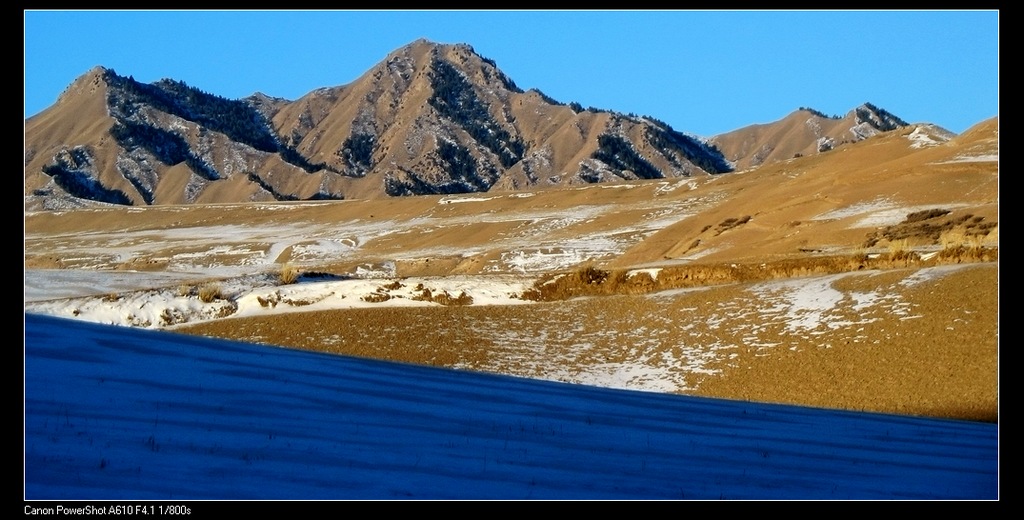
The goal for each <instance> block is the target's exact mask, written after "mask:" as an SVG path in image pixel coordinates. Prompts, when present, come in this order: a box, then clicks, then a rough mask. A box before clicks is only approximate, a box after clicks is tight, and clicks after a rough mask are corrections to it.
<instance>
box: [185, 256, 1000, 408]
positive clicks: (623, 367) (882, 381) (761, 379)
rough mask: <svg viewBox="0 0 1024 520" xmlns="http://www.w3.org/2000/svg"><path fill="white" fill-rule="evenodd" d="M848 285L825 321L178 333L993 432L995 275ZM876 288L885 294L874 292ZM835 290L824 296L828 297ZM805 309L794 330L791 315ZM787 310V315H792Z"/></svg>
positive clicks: (547, 306) (715, 317) (767, 291)
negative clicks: (925, 419) (918, 419)
mask: <svg viewBox="0 0 1024 520" xmlns="http://www.w3.org/2000/svg"><path fill="white" fill-rule="evenodd" d="M923 272H924V271H920V272H919V271H917V270H914V269H901V270H893V271H877V272H870V273H857V274H852V275H843V276H838V277H836V278H834V279H832V280H831V282H830V284H831V285H830V287H831V289H835V290H836V291H838V292H839V293H842V294H843V295H844V296H843V297H842V300H841V301H838V302H837V303H836V305H835V306H834V307H833V308H832V309H829V310H828V311H826V312H825V313H818V314H820V316H818V317H819V318H822V320H821V322H819V323H817V324H813V323H811V324H807V323H804V324H803V325H802V326H794V324H797V325H800V323H801V322H800V320H805V319H806V316H808V315H812V314H814V312H816V311H807V310H806V309H804V310H803V311H800V310H799V309H796V308H795V307H790V308H789V310H788V311H787V310H786V309H785V308H784V307H785V303H780V302H782V300H778V299H773V298H774V296H773V294H774V293H773V292H772V291H776V292H777V291H779V290H780V289H779V287H775V286H772V285H765V283H771V282H765V283H760V284H759V283H749V284H732V285H725V286H718V287H709V288H703V289H691V290H676V291H663V292H659V293H653V294H648V295H622V296H602V297H590V298H577V299H573V300H569V301H562V302H552V303H539V304H532V305H517V306H492V307H484V306H473V307H424V308H383V307H382V308H380V309H352V310H336V311H322V312H308V313H299V314H286V315H276V316H267V317H260V318H237V319H226V320H219V321H215V322H209V323H203V324H198V325H194V326H189V327H185V328H181V329H178V332H185V333H191V334H202V335H208V336H213V337H223V338H231V339H240V340H245V341H255V342H259V343H266V344H274V345H284V346H289V347H296V348H302V349H308V350H315V351H321V352H330V353H336V354H346V355H354V356H361V357H369V358H376V359H386V360H393V361H400V362H409V363H418V364H427V365H434V366H442V367H451V368H459V369H467V370H480V371H486V372H493V373H501V374H510V375H516V376H523V377H537V378H544V379H555V380H563V381H570V382H577V383H587V384H607V383H608V381H609V380H612V381H613V383H615V382H618V383H619V384H618V385H615V384H613V385H612V386H621V387H627V388H628V387H637V388H642V389H648V390H656V391H671V392H677V393H685V394H691V395H700V396H707V397H719V398H728V399H741V400H751V401H763V402H777V403H791V404H799V405H809V406H818V407H827V408H841V409H850V410H862V411H875V412H885V413H900V414H910V415H921V416H931V417H946V418H956V419H968V420H979V421H992V422H995V421H997V419H998V265H997V264H996V263H984V264H975V265H970V266H964V267H962V268H952V269H943V270H941V271H928V272H931V273H933V274H934V273H938V274H934V276H930V277H924V276H920V273H923ZM880 288H881V289H880ZM831 289H830V291H831ZM794 309H796V311H797V312H796V317H795V318H794V315H792V313H793V312H794ZM786 312H790V313H791V315H790V316H788V317H787V316H785V315H784V314H785V313H786Z"/></svg>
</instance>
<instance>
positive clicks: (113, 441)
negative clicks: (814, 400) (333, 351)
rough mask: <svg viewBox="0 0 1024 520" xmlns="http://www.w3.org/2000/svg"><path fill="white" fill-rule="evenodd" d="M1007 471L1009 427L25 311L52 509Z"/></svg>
mask: <svg viewBox="0 0 1024 520" xmlns="http://www.w3.org/2000/svg"><path fill="white" fill-rule="evenodd" d="M998 475H999V465H998V428H997V425H995V424H986V423H974V422H964V421H949V420H934V419H922V418H914V417H907V416H894V415H881V414H868V413H856V412H840V411H828V410H820V409H813V408H804V407H793V406H780V405H765V404H753V403H746V402H734V401H724V400H715V399H706V398H694V397H686V396H677V395H665V394H657V393H641V392H630V391H622V390H611V389H602V388H596V387H586V386H580V385H567V384H560V383H553V382H546V381H536V380H527V379H518V378H512V377H505V376H492V375H485V374H479V373H470V372H462V371H453V370H442V369H435V368H429V367H421V366H412V365H401V364H394V363H386V362H380V361H370V360H359V359H353V358H347V357H342V356H333V355H323V354H316V353H310V352H305V351H298V350H290V349H281V348H275V347H267V346H259V345H250V344H241V343H233V342H226V341H216V340H211V339H207V338H199V337H192V336H182V335H178V334H170V333H157V332H154V331H148V330H142V329H133V328H123V327H106V326H100V325H96V324H92V323H86V322H82V321H75V320H66V319H60V318H54V317H49V316H40V315H34V314H29V315H26V319H25V459H24V484H25V487H24V498H25V500H27V501H35V502H36V503H34V504H32V506H33V507H49V506H53V505H54V504H44V503H38V502H39V501H44V500H93V501H106V500H159V501H161V503H162V504H164V505H166V504H175V505H184V506H185V507H189V506H192V508H193V509H194V510H195V511H194V512H195V513H200V512H201V509H202V508H203V504H202V503H194V504H192V503H188V502H185V503H184V504H183V501H190V500H227V499H238V500H277V499H298V500H333V499H412V500H433V499H658V500H678V499H683V500H685V499H712V500H717V499H799V500H803V499H822V500H831V499H895V500H919V499H968V500H976V499H980V500H994V499H998V498H999V479H998ZM112 505H113V504H112V503H109V502H97V503H94V504H93V507H102V508H108V507H111V506H112Z"/></svg>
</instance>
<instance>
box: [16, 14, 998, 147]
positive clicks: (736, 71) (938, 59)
mask: <svg viewBox="0 0 1024 520" xmlns="http://www.w3.org/2000/svg"><path fill="white" fill-rule="evenodd" d="M24 24H25V32H24V33H25V116H26V117H28V116H31V115H34V114H36V113H38V112H39V111H41V110H43V109H45V108H46V107H48V106H50V105H51V104H53V103H54V102H55V101H56V99H57V97H58V96H59V95H60V93H61V92H62V91H63V90H64V89H65V88H66V87H67V86H68V85H69V84H70V83H71V82H72V81H74V79H75V78H77V77H78V76H80V75H82V74H84V73H85V72H86V71H88V70H89V69H90V68H92V67H94V66H96V65H102V66H104V67H108V68H113V69H114V70H115V71H116V72H117V73H118V74H121V75H125V76H127V75H132V76H133V77H134V78H135V79H137V80H139V81H144V82H147V83H148V82H152V81H156V80H159V79H161V78H172V79H176V80H180V81H184V82H185V83H187V84H189V85H191V86H194V87H197V88H200V89H202V90H204V91H206V92H210V93H213V94H217V95H220V96H224V97H227V98H240V97H245V96H248V95H250V94H253V93H254V92H257V91H260V92H263V93H265V94H268V95H272V96H277V97H283V98H287V99H297V98H299V97H301V96H302V95H304V94H306V93H308V92H310V91H311V90H314V89H316V88H319V87H327V86H339V85H345V84H348V83H350V82H352V81H354V80H355V79H357V78H358V77H359V76H360V75H362V74H363V73H364V72H366V71H367V70H368V69H369V68H370V67H372V66H373V65H375V64H376V63H378V62H379V61H381V60H383V59H384V58H385V57H386V56H387V54H388V53H390V52H391V51H393V50H395V49H397V48H399V47H401V46H403V45H405V44H408V43H410V42H412V41H414V40H416V39H418V38H427V39H429V40H431V41H435V42H438V43H468V44H470V45H472V46H473V47H474V49H476V51H477V53H479V54H481V55H482V56H484V57H487V58H490V59H492V60H494V61H495V62H496V63H497V65H498V67H499V68H500V69H501V70H502V71H504V72H505V73H506V74H507V75H508V76H509V77H510V78H511V79H512V80H513V81H515V83H516V84H517V85H518V86H519V87H520V88H523V89H524V90H525V89H530V88H537V89H539V90H541V91H542V92H544V93H545V94H547V95H548V96H550V97H552V98H554V99H556V100H558V101H561V102H564V103H568V102H572V101H575V102H578V103H580V104H582V105H583V106H585V107H587V106H593V107H596V108H602V109H609V110H616V111H620V112H632V113H635V114H638V115H649V116H654V117H656V118H658V119H660V120H662V121H665V122H667V123H669V124H670V125H672V126H673V128H675V129H676V130H679V131H683V132H690V133H694V134H697V135H701V136H706V137H710V136H713V135H716V134H720V133H723V132H728V131H730V130H735V129H737V128H740V127H743V126H747V125H750V124H756V123H769V122H772V121H776V120H778V119H781V118H783V117H785V116H786V115H787V114H789V113H790V112H792V111H793V110H795V109H797V108H798V107H801V106H806V107H811V108H815V109H817V110H820V111H822V112H824V113H826V114H829V115H832V114H836V115H839V114H844V113H846V112H847V111H849V110H850V109H852V108H854V107H856V106H858V105H860V104H861V103H864V102H871V103H874V104H875V105H878V106H880V107H882V108H884V109H886V110H888V111H890V112H892V113H894V114H896V115H897V116H899V117H901V118H903V119H905V120H907V121H909V122H912V123H915V122H928V123H935V124H938V125H940V126H943V127H945V128H947V129H949V130H952V131H954V132H957V133H959V132H963V131H964V130H966V129H967V128H968V127H970V126H971V125H973V124H975V123H978V122H980V121H983V120H985V119H988V118H990V117H993V116H996V115H998V112H999V89H998V84H999V81H998V80H999V31H998V29H999V12H998V11H996V10H978V11H554V12H551V11H543V12H541V11H42V10H27V11H25V12H24Z"/></svg>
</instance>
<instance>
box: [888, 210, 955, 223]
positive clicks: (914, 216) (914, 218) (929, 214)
mask: <svg viewBox="0 0 1024 520" xmlns="http://www.w3.org/2000/svg"><path fill="white" fill-rule="evenodd" d="M949 213H950V211H949V210H948V209H940V208H935V209H926V210H923V211H915V212H913V213H908V214H907V218H906V220H904V221H903V223H905V224H909V223H911V222H920V221H922V220H928V219H932V218H935V217H941V216H943V215H948V214H949ZM967 218H970V215H968V216H967Z"/></svg>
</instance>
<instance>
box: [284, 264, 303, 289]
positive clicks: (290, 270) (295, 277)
mask: <svg viewBox="0 0 1024 520" xmlns="http://www.w3.org/2000/svg"><path fill="white" fill-rule="evenodd" d="M301 275H302V273H301V272H300V271H299V268H298V267H295V266H294V265H292V264H290V263H287V264H284V265H283V266H281V272H280V273H279V275H278V277H279V278H280V280H281V283H282V284H284V285H291V284H293V283H295V282H297V281H299V276H301Z"/></svg>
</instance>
